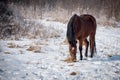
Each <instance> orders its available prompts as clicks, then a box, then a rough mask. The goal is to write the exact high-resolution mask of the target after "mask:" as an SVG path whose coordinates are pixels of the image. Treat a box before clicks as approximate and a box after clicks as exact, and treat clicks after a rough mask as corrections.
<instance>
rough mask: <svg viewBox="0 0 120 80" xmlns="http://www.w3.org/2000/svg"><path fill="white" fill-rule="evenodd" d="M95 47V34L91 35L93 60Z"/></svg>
mask: <svg viewBox="0 0 120 80" xmlns="http://www.w3.org/2000/svg"><path fill="white" fill-rule="evenodd" d="M94 47H95V34H90V52H91V55H90V57H91V58H92V57H93V55H94Z"/></svg>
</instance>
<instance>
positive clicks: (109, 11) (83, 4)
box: [8, 0, 120, 21]
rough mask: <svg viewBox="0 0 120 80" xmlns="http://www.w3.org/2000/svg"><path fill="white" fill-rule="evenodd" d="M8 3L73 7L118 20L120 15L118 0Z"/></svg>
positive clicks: (70, 8)
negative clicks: (101, 13) (102, 13)
mask: <svg viewBox="0 0 120 80" xmlns="http://www.w3.org/2000/svg"><path fill="white" fill-rule="evenodd" d="M8 2H10V3H15V4H18V5H23V6H27V7H29V6H33V7H34V9H35V10H36V8H37V6H39V8H48V10H52V9H54V8H56V7H61V8H63V9H66V10H68V13H70V14H71V13H72V12H73V11H75V9H78V10H79V12H81V13H82V12H83V11H86V13H92V12H93V11H94V13H95V14H96V15H99V13H100V11H103V12H104V14H106V17H107V18H111V17H114V18H115V20H117V21H118V20H119V16H120V0H8Z"/></svg>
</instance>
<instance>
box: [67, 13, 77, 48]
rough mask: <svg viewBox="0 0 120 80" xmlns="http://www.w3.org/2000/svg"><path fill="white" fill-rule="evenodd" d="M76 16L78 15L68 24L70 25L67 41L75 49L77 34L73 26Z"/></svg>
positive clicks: (68, 26)
mask: <svg viewBox="0 0 120 80" xmlns="http://www.w3.org/2000/svg"><path fill="white" fill-rule="evenodd" d="M75 16H77V15H76V14H74V15H73V16H72V17H71V18H70V21H69V22H68V25H67V39H68V41H69V43H70V44H71V45H72V46H73V47H76V40H75V32H74V25H73V24H74V18H75Z"/></svg>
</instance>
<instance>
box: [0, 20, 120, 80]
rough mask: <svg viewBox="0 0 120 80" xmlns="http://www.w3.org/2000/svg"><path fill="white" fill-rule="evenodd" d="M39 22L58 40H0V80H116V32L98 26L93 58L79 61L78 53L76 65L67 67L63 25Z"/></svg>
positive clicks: (119, 46)
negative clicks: (53, 29) (56, 31)
mask: <svg viewBox="0 0 120 80" xmlns="http://www.w3.org/2000/svg"><path fill="white" fill-rule="evenodd" d="M39 22H40V23H42V24H43V25H45V27H46V28H49V29H50V28H51V27H54V28H55V30H58V31H60V32H59V33H60V36H58V37H52V38H48V39H40V38H38V39H27V38H20V39H19V40H0V80H120V28H113V27H105V26H104V27H102V26H101V25H98V28H97V33H96V47H97V54H95V56H94V58H92V59H90V58H88V59H84V60H82V61H81V60H79V51H78V52H77V60H78V61H77V62H73V63H67V62H64V60H65V59H66V58H67V57H69V51H68V44H66V42H65V38H66V24H62V23H59V22H53V21H46V20H43V21H41V20H39V21H36V23H39ZM50 31H52V30H51V29H50ZM48 34H49V33H48ZM83 51H84V50H83Z"/></svg>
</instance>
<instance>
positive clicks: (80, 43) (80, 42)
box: [79, 40, 83, 60]
mask: <svg viewBox="0 0 120 80" xmlns="http://www.w3.org/2000/svg"><path fill="white" fill-rule="evenodd" d="M79 50H80V60H82V59H83V56H82V41H81V40H79Z"/></svg>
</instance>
